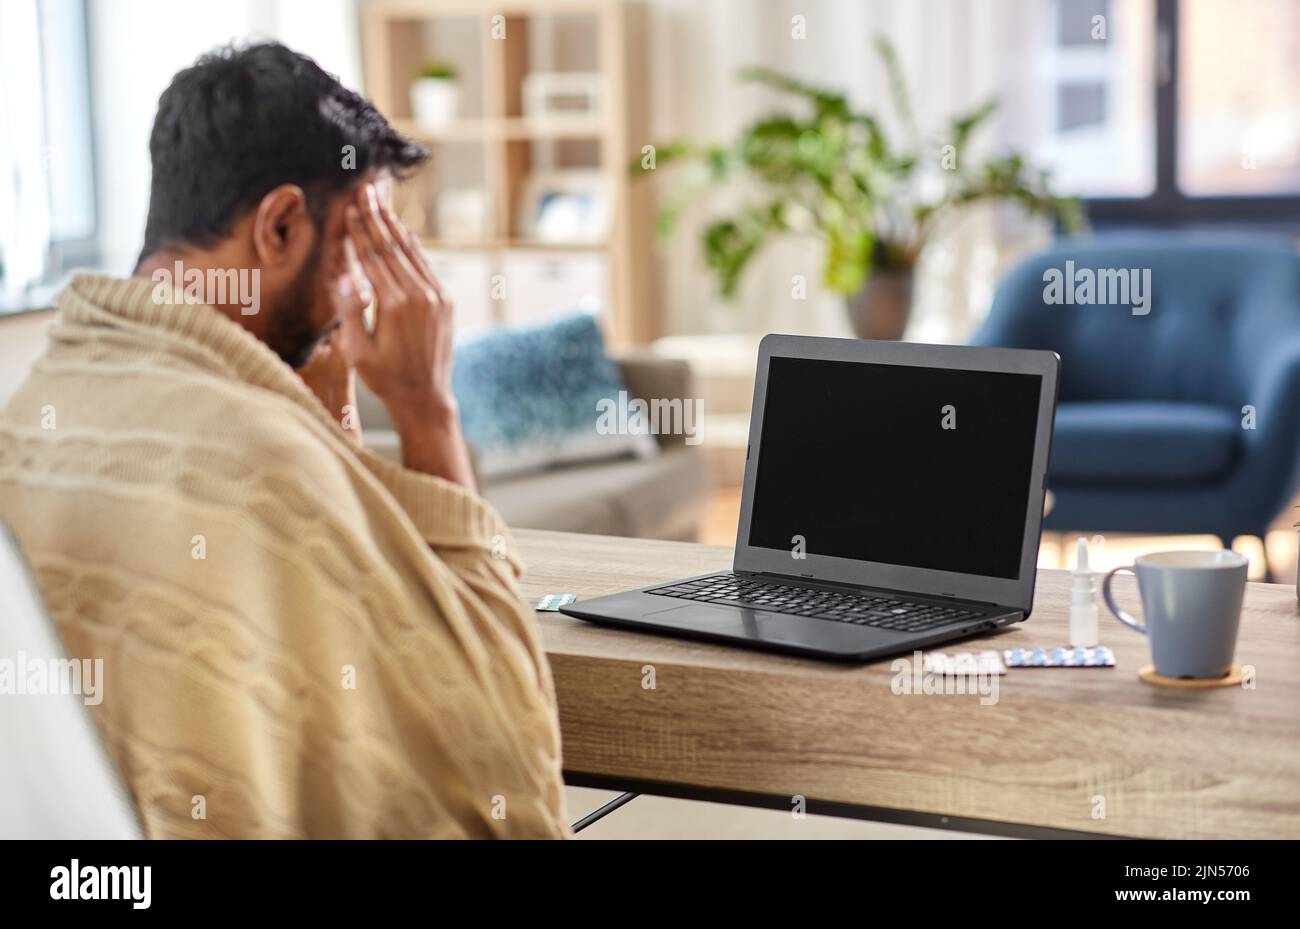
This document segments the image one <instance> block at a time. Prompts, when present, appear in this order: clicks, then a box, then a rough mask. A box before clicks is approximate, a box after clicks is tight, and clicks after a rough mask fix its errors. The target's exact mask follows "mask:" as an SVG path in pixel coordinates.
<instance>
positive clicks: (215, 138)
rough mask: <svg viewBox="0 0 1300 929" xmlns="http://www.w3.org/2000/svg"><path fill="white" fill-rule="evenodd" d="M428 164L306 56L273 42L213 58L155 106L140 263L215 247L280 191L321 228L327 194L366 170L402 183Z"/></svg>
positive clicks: (418, 149) (175, 82)
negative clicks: (166, 250)
mask: <svg viewBox="0 0 1300 929" xmlns="http://www.w3.org/2000/svg"><path fill="white" fill-rule="evenodd" d="M346 146H352V148H351V149H348V148H346ZM428 156H429V152H428V150H427V149H425V148H424V147H423V146H421V145H419V144H417V143H415V142H412V141H411V140H410V139H407V138H405V137H404V136H403V135H401V133H399V132H397V130H395V129H393V127H392V126H390V125H389V124H388V121H387V120H385V119H384V117H383V116H381V115H380V114H379V111H378V110H376V109H375V108H374V107H373V106H372V105H371V104H370V103H369V102H368V101H367V100H366V99H365V98H364V97H362V96H361V95H359V94H357V93H354V92H353V91H351V90H348V89H347V88H346V87H344V86H343V85H342V84H340V83H339V82H338V79H337V78H335V77H334V76H333V75H331V74H327V73H326V72H325V71H323V70H321V68H320V66H319V65H317V64H316V62H314V61H313V60H312V59H310V58H308V57H307V56H306V55H300V54H298V53H297V52H295V51H293V50H291V49H289V48H286V47H285V46H283V45H280V44H279V43H276V42H265V43H257V44H253V45H246V46H243V47H236V46H227V47H225V48H221V49H217V50H216V51H213V52H210V53H208V54H206V55H204V56H203V57H201V58H200V59H199V60H198V61H197V62H195V63H194V65H193V66H192V67H189V68H186V69H185V70H184V71H181V72H179V73H178V74H177V75H176V76H175V77H174V78H172V82H171V84H170V85H169V86H168V87H167V89H166V90H164V91H163V93H162V96H161V97H160V98H159V100H158V115H157V116H156V117H155V118H154V124H153V132H152V133H151V134H150V136H149V157H150V159H151V161H152V163H153V180H152V183H151V187H150V191H149V220H148V223H147V224H146V226H145V234H144V248H143V249H142V250H141V252H140V258H141V260H143V259H144V258H146V257H147V256H149V255H150V254H152V253H153V252H155V251H157V250H158V249H160V248H162V247H163V246H165V245H168V244H176V245H195V246H206V245H211V244H212V243H213V242H215V241H217V240H219V239H221V238H223V237H224V236H226V235H228V234H229V233H230V229H231V226H232V225H233V223H234V222H235V220H237V219H238V218H239V217H240V216H242V215H243V214H245V213H246V212H248V211H249V210H251V209H253V208H254V207H256V206H257V204H258V203H259V202H260V201H261V199H262V197H264V196H265V195H266V194H267V193H268V192H269V191H271V190H273V189H274V188H276V187H278V186H279V185H281V184H297V185H298V186H300V187H302V189H303V190H304V192H305V193H306V194H307V204H308V208H309V210H310V211H311V214H312V217H313V218H314V219H315V220H316V222H317V225H318V226H319V225H320V224H321V223H322V222H323V220H324V216H325V213H326V208H327V203H328V199H329V197H330V196H331V195H333V194H336V193H338V192H340V191H344V190H346V189H348V188H349V187H351V186H353V185H354V184H356V183H357V181H358V180H359V179H360V177H361V175H362V174H363V172H365V171H367V170H370V169H376V170H377V169H384V168H387V169H389V170H391V171H392V172H393V173H394V174H398V175H400V174H402V173H404V172H405V171H407V170H409V169H410V168H413V167H414V166H416V165H418V164H420V163H422V162H423V161H424V160H425V159H426V158H428Z"/></svg>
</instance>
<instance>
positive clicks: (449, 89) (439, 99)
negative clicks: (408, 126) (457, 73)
mask: <svg viewBox="0 0 1300 929" xmlns="http://www.w3.org/2000/svg"><path fill="white" fill-rule="evenodd" d="M459 107H460V88H458V87H457V86H456V82H455V81H454V80H453V79H451V78H447V77H422V78H420V79H419V80H417V81H415V82H414V83H413V84H411V117H412V118H413V119H414V120H415V124H416V125H417V126H419V127H420V128H421V129H422V130H423V131H425V132H439V131H441V130H443V129H446V128H447V126H449V125H451V123H452V122H454V121H455V119H456V111H457V110H458V109H459Z"/></svg>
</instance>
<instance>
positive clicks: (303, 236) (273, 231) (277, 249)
mask: <svg viewBox="0 0 1300 929" xmlns="http://www.w3.org/2000/svg"><path fill="white" fill-rule="evenodd" d="M314 229H315V227H314V226H313V224H312V221H311V216H310V215H309V213H308V211H307V196H306V194H304V193H303V190H302V188H301V187H299V186H298V185H296V184H281V185H280V186H279V187H276V188H275V189H273V190H271V191H270V192H268V193H267V195H266V196H265V197H263V198H262V200H261V202H260V203H259V204H258V205H257V210H256V211H255V212H254V214H253V230H252V232H253V251H254V253H255V254H256V255H257V259H258V262H259V263H260V264H261V266H262V267H264V268H273V267H276V266H277V265H280V264H284V263H285V262H289V263H293V264H296V263H297V260H298V259H300V258H301V257H302V255H304V254H306V252H307V251H308V250H309V249H310V248H311V240H312V236H313V235H314Z"/></svg>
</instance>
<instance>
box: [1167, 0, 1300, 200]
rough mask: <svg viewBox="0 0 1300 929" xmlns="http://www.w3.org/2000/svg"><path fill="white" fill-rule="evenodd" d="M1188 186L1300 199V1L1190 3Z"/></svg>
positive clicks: (1183, 19)
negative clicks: (1279, 195)
mask: <svg viewBox="0 0 1300 929" xmlns="http://www.w3.org/2000/svg"><path fill="white" fill-rule="evenodd" d="M1178 50H1179V56H1178V94H1177V97H1178V114H1177V115H1178V120H1177V123H1178V138H1177V143H1178V152H1177V168H1178V187H1179V189H1180V190H1182V191H1183V192H1184V193H1186V194H1188V195H1189V196H1224V195H1233V196H1269V195H1278V194H1281V195H1292V196H1295V195H1300V0H1250V2H1249V3H1237V4H1233V3H1223V2H1222V0H1209V2H1206V0H1183V2H1182V4H1180V6H1179V9H1178Z"/></svg>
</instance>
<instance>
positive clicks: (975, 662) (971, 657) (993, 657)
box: [924, 648, 1007, 675]
mask: <svg viewBox="0 0 1300 929" xmlns="http://www.w3.org/2000/svg"><path fill="white" fill-rule="evenodd" d="M924 661H925V671H926V673H927V674H942V675H970V674H1006V673H1007V669H1006V667H1005V666H1004V665H1003V664H1002V656H1001V655H999V654H998V653H997V652H996V651H995V650H993V649H991V648H990V649H986V650H984V651H982V652H953V653H952V654H948V653H947V652H926V653H925V659H924Z"/></svg>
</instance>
